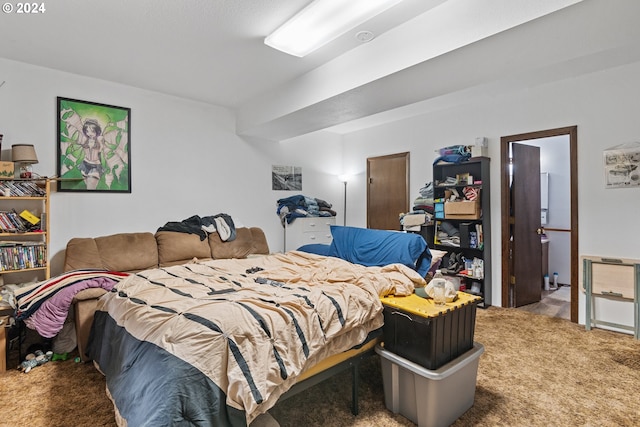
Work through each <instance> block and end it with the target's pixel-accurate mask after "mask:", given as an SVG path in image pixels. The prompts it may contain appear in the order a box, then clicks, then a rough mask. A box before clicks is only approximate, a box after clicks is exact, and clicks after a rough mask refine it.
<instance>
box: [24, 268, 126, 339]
mask: <svg viewBox="0 0 640 427" xmlns="http://www.w3.org/2000/svg"><path fill="white" fill-rule="evenodd" d="M116 283H118V280H116V279H113V278H111V277H93V278H89V279H85V280H82V281H79V282H77V283H74V284H71V285H68V286H66V287H64V288H63V289H60V290H59V291H58V292H56V293H55V294H54V295H52V296H51V297H49V298H48V299H47V300H46V301H44V302H42V304H41V305H40V307H39V308H38V309H37V310H36V311H35V312H33V314H32V315H31V316H29V317H27V318H25V319H24V323H25V325H27V327H28V328H29V329H33V330H35V331H37V332H38V334H40V336H42V337H45V338H53V337H54V336H56V335H57V334H58V332H60V331H61V330H62V326H63V325H64V321H65V320H66V319H67V315H68V314H69V308H70V307H71V303H72V301H73V297H74V296H75V295H76V294H77V293H78V292H80V291H81V290H83V289H88V288H102V289H105V290H107V291H110V290H111V289H113V286H114V285H115V284H116Z"/></svg>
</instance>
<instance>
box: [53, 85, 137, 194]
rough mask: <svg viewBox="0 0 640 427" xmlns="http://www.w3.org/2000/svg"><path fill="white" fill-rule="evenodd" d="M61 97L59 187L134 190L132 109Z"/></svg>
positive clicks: (108, 190) (59, 107) (107, 190)
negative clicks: (132, 188) (132, 184)
mask: <svg viewBox="0 0 640 427" xmlns="http://www.w3.org/2000/svg"><path fill="white" fill-rule="evenodd" d="M57 100H58V120H57V123H58V134H57V135H58V136H57V140H58V141H57V142H58V169H57V176H58V177H60V178H62V180H61V181H60V182H58V191H70V192H71V191H74V192H75V191H96V192H110V193H131V109H130V108H125V107H116V106H114V105H106V104H98V103H96V102H88V101H80V100H77V99H69V98H62V97H58V98H57Z"/></svg>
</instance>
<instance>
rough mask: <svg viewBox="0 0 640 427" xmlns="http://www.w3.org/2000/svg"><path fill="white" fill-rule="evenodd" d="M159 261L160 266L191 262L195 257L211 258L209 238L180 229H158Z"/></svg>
mask: <svg viewBox="0 0 640 427" xmlns="http://www.w3.org/2000/svg"><path fill="white" fill-rule="evenodd" d="M156 242H157V243H158V263H159V264H160V267H168V266H171V265H175V264H183V263H186V262H189V261H190V260H192V259H193V258H198V259H200V260H204V259H211V249H210V248H209V242H208V241H207V240H200V236H198V235H197V234H191V233H181V232H178V231H158V232H157V233H156Z"/></svg>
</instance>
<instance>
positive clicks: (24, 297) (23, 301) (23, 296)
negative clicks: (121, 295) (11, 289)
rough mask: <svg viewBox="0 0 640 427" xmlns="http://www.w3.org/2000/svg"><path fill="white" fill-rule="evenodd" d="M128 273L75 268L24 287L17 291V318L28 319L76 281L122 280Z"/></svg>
mask: <svg viewBox="0 0 640 427" xmlns="http://www.w3.org/2000/svg"><path fill="white" fill-rule="evenodd" d="M128 275H129V274H128V273H120V272H117V271H105V270H98V269H84V270H73V271H69V272H66V273H62V274H60V275H58V276H55V277H52V278H51V279H48V280H45V281H42V282H38V283H34V284H33V285H28V286H25V287H22V288H20V289H19V290H17V291H16V292H15V298H16V318H17V319H19V320H24V319H27V318H28V317H30V316H31V315H32V314H33V313H35V312H36V310H38V308H40V306H41V305H42V304H43V303H44V302H45V301H47V300H48V299H49V298H51V297H52V296H54V295H56V294H57V293H58V292H60V291H61V290H62V289H65V288H67V287H70V286H72V285H74V284H76V283H79V282H82V281H84V280H89V279H96V278H111V279H114V280H115V281H120V280H121V279H123V278H125V277H127V276H128ZM107 290H110V289H107Z"/></svg>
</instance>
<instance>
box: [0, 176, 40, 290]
mask: <svg viewBox="0 0 640 427" xmlns="http://www.w3.org/2000/svg"><path fill="white" fill-rule="evenodd" d="M50 194H51V187H50V180H49V179H46V178H42V179H40V178H33V179H9V180H8V179H1V180H0V279H1V280H2V282H3V283H19V282H24V281H31V280H34V279H36V280H46V279H49V277H50V269H49V201H50Z"/></svg>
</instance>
